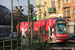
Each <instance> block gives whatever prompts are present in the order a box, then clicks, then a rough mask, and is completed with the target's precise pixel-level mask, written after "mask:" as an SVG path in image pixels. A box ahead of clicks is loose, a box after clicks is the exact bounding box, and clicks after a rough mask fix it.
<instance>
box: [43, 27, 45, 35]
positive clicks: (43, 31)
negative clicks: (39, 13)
mask: <svg viewBox="0 0 75 50" xmlns="http://www.w3.org/2000/svg"><path fill="white" fill-rule="evenodd" d="M43 34H45V26H43Z"/></svg>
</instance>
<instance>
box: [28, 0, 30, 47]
mask: <svg viewBox="0 0 75 50" xmlns="http://www.w3.org/2000/svg"><path fill="white" fill-rule="evenodd" d="M29 2H30V0H28V44H29V45H28V47H30V31H29V30H30V28H29V26H30V24H29V23H30V22H29V21H30V19H29Z"/></svg>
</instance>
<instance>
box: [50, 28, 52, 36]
mask: <svg viewBox="0 0 75 50" xmlns="http://www.w3.org/2000/svg"><path fill="white" fill-rule="evenodd" d="M50 35H51V36H52V28H51V27H50Z"/></svg>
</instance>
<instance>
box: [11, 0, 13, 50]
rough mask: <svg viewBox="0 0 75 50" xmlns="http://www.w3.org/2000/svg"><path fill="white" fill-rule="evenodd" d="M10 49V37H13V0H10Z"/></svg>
mask: <svg viewBox="0 0 75 50" xmlns="http://www.w3.org/2000/svg"><path fill="white" fill-rule="evenodd" d="M11 35H12V36H11V50H12V39H13V0H11Z"/></svg>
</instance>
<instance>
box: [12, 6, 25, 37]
mask: <svg viewBox="0 0 75 50" xmlns="http://www.w3.org/2000/svg"><path fill="white" fill-rule="evenodd" d="M15 7H16V10H13V11H14V17H17V20H18V22H17V25H18V27H17V37H18V38H19V37H20V20H21V18H22V14H23V13H22V12H23V10H24V9H22V6H20V9H19V8H18V7H17V6H15Z"/></svg>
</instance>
